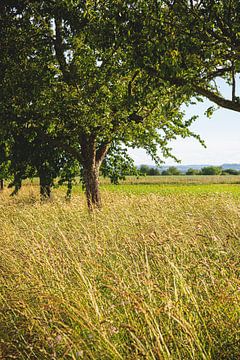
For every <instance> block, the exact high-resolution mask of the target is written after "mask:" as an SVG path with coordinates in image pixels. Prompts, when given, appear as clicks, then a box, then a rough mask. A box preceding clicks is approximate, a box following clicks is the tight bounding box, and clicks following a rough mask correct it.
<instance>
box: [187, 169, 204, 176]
mask: <svg viewBox="0 0 240 360" xmlns="http://www.w3.org/2000/svg"><path fill="white" fill-rule="evenodd" d="M200 172H201V171H200V170H197V169H192V168H189V169H188V170H187V171H186V175H199V174H200Z"/></svg>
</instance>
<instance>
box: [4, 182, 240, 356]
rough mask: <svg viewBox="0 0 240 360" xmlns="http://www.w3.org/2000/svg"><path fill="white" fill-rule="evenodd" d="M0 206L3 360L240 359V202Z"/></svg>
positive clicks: (139, 199)
mask: <svg viewBox="0 0 240 360" xmlns="http://www.w3.org/2000/svg"><path fill="white" fill-rule="evenodd" d="M30 191H31V194H30V195H29V189H28V190H25V191H23V193H22V194H21V195H20V196H19V197H18V198H16V199H9V197H8V194H7V193H6V194H5V195H4V194H3V195H1V196H0V207H1V217H0V245H1V265H0V270H1V277H2V281H1V284H2V285H1V308H2V311H1V325H0V335H1V339H2V340H1V356H2V358H3V359H19V360H25V359H94V360H95V359H99V360H107V359H109V360H110V359H129V360H130V359H131V360H135V359H136V360H137V359H149V360H150V359H159V360H160V359H161V360H162V359H163V360H165V359H184V360H185V359H187V360H188V359H194V360H196V359H216V360H220V359H226V360H231V359H232V360H236V359H238V358H240V348H239V344H240V333H239V325H240V324H239V319H240V308H239V303H240V301H239V300H240V296H239V293H240V281H239V277H238V276H239V253H240V241H239V240H240V221H239V220H240V219H239V217H240V202H239V198H234V197H232V196H231V195H228V194H223V195H218V196H217V195H214V194H213V195H211V194H208V195H194V194H192V195H189V196H186V195H181V194H175V195H168V196H160V195H156V194H146V195H141V196H139V195H133V194H132V195H131V194H124V193H108V192H107V191H105V192H104V194H103V197H104V203H105V207H104V209H103V210H102V211H101V212H96V213H94V214H92V215H89V213H88V212H87V209H86V206H85V199H84V198H83V197H82V196H75V197H74V198H73V200H72V202H71V203H66V202H64V199H63V195H61V193H60V192H59V194H58V195H55V200H54V201H53V202H50V203H46V204H40V203H39V201H38V200H37V199H36V194H35V190H31V189H30Z"/></svg>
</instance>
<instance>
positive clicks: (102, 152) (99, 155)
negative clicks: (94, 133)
mask: <svg viewBox="0 0 240 360" xmlns="http://www.w3.org/2000/svg"><path fill="white" fill-rule="evenodd" d="M110 146H111V142H107V141H105V142H103V143H102V144H101V145H100V147H99V148H98V150H97V152H96V163H97V164H98V165H99V166H100V165H101V163H102V161H103V159H104V157H105V156H106V155H107V152H108V150H109V148H110Z"/></svg>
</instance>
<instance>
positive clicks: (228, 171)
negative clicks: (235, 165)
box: [222, 169, 240, 175]
mask: <svg viewBox="0 0 240 360" xmlns="http://www.w3.org/2000/svg"><path fill="white" fill-rule="evenodd" d="M222 175H240V171H238V170H235V169H224V170H223V171H222Z"/></svg>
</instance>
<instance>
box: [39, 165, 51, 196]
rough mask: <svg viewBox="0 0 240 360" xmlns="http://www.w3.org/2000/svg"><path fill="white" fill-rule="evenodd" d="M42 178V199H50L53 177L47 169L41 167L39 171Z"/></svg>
mask: <svg viewBox="0 0 240 360" xmlns="http://www.w3.org/2000/svg"><path fill="white" fill-rule="evenodd" d="M39 178H40V199H41V200H42V201H44V200H50V198H51V187H52V178H51V177H50V176H49V174H48V173H47V172H46V171H45V169H41V170H40V171H39Z"/></svg>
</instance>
